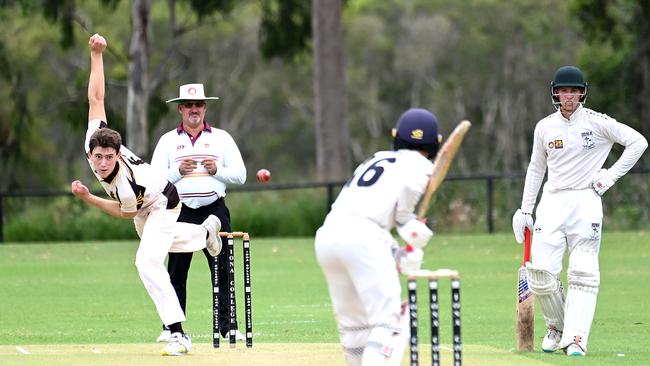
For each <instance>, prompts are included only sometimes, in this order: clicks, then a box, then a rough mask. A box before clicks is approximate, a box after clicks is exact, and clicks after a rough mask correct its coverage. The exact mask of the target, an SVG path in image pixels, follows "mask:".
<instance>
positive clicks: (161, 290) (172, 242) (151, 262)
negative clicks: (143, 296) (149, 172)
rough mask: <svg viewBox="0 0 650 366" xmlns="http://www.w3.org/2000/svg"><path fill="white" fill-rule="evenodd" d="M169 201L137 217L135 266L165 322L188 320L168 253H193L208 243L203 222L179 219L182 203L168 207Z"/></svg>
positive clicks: (158, 203) (163, 201) (135, 218)
mask: <svg viewBox="0 0 650 366" xmlns="http://www.w3.org/2000/svg"><path fill="white" fill-rule="evenodd" d="M166 205H167V200H165V199H162V200H159V202H157V203H155V204H154V206H153V207H152V208H151V209H150V210H149V212H148V214H145V215H143V216H140V215H138V216H136V217H134V218H133V222H134V224H135V229H136V231H137V233H138V236H140V245H139V246H138V251H137V253H136V255H135V266H136V267H137V269H138V274H139V275H140V279H141V280H142V283H143V284H144V287H145V289H146V290H147V293H149V297H151V300H153V303H154V305H155V306H156V310H157V311H158V315H159V316H160V320H161V321H162V323H163V324H165V325H170V324H174V323H178V322H183V321H185V314H184V313H183V309H181V306H180V303H179V302H178V297H177V296H176V291H174V287H173V286H172V283H171V281H170V279H169V273H167V269H166V268H165V257H166V256H167V253H168V252H193V251H196V250H201V249H203V248H205V246H206V234H207V232H206V230H205V229H204V228H203V227H202V226H200V225H194V224H188V223H182V222H176V220H177V219H178V215H179V214H180V212H181V210H180V205H179V206H178V207H176V208H174V209H166Z"/></svg>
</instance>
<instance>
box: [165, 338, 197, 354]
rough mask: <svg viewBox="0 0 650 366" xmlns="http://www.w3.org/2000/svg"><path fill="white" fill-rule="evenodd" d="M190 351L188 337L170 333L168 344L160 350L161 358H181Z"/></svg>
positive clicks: (190, 344)
mask: <svg viewBox="0 0 650 366" xmlns="http://www.w3.org/2000/svg"><path fill="white" fill-rule="evenodd" d="M191 350H192V341H191V340H190V337H188V336H187V335H186V334H182V333H178V332H176V333H172V336H171V339H170V341H169V344H167V346H165V348H163V350H162V355H163V356H183V355H185V354H187V353H188V352H189V351H191Z"/></svg>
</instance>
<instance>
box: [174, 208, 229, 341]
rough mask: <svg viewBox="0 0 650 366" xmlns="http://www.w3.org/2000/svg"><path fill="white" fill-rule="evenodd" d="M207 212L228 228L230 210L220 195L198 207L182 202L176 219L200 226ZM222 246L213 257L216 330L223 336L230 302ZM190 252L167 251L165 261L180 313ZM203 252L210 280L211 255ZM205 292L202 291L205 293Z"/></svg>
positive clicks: (227, 323) (184, 296)
mask: <svg viewBox="0 0 650 366" xmlns="http://www.w3.org/2000/svg"><path fill="white" fill-rule="evenodd" d="M210 215H215V216H217V217H218V218H219V220H221V231H232V230H231V228H230V211H228V207H226V202H225V200H224V199H223V198H219V199H218V200H216V201H214V202H213V203H211V204H209V205H207V206H202V207H199V208H190V207H187V206H185V204H183V206H182V208H181V213H180V215H179V216H178V221H179V222H188V223H191V224H199V225H200V224H201V223H203V221H204V220H205V219H206V218H207V217H208V216H210ZM223 245H224V247H223V249H222V250H221V253H219V255H218V256H217V259H218V261H219V331H220V333H221V335H222V336H225V335H226V334H227V333H228V329H229V327H230V319H229V318H228V303H229V301H230V300H229V298H228V249H227V248H226V242H225V239H224V242H223ZM192 254H193V253H192V252H189V253H169V259H168V262H167V271H168V272H169V277H170V279H171V282H172V286H174V290H176V295H177V296H178V301H179V302H180V304H181V308H182V309H183V312H184V313H186V312H185V303H186V299H187V291H186V288H187V273H188V272H189V270H190V263H191V262H192ZM203 254H205V257H206V258H207V260H208V266H209V267H210V274H211V276H210V279H211V280H210V281H214V266H213V265H212V261H213V259H212V256H211V255H210V254H209V253H208V250H207V249H203ZM208 293H209V292H206V296H207V294H208ZM186 314H187V313H186ZM235 325H236V323H235Z"/></svg>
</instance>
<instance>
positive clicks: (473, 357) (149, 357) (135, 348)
mask: <svg viewBox="0 0 650 366" xmlns="http://www.w3.org/2000/svg"><path fill="white" fill-rule="evenodd" d="M136 245H137V244H136V243H135V242H94V243H56V244H41V243H32V244H19V245H14V244H3V245H0V279H1V281H0V365H2V366H4V365H46V364H47V365H73V366H75V365H90V364H92V365H121V364H129V365H156V364H160V365H166V364H172V363H173V364H174V365H185V364H192V365H214V364H219V365H247V366H249V365H284V366H290V365H304V364H306V363H309V364H310V365H311V366H320V365H323V366H325V365H327V366H330V365H344V361H343V357H342V354H341V352H340V350H339V346H338V333H337V331H336V325H335V322H334V318H333V316H332V310H331V306H330V302H329V297H328V294H327V289H326V286H325V281H324V277H323V275H322V273H321V271H320V268H319V267H318V265H317V263H316V260H315V257H314V250H313V239H311V238H285V239H282V238H273V239H260V238H255V236H253V237H252V280H253V283H252V296H253V327H254V333H255V339H254V342H255V346H254V347H253V348H252V349H245V348H244V347H243V345H242V344H238V346H237V348H236V349H229V348H228V347H227V343H226V342H224V343H222V344H223V345H224V346H226V347H222V348H221V349H219V350H212V348H211V346H210V343H211V335H210V334H211V317H212V312H211V288H210V282H209V281H210V280H209V277H210V276H209V272H208V268H207V265H206V264H205V258H204V257H203V256H202V254H201V255H195V258H194V261H195V263H194V265H193V266H192V268H191V271H190V280H189V283H188V309H187V313H188V314H187V315H188V320H187V322H186V323H185V329H186V331H187V332H188V333H189V334H190V335H191V337H192V340H193V342H194V344H195V349H194V350H193V352H192V353H191V354H190V355H189V356H188V357H185V358H183V359H177V358H163V357H161V356H159V350H160V348H161V345H159V344H155V343H154V340H155V338H156V336H157V335H158V333H159V331H160V325H159V319H158V317H157V315H156V312H155V309H154V306H153V303H152V302H151V300H150V299H149V297H148V296H147V294H146V292H145V290H144V288H143V287H142V284H141V282H140V280H139V278H138V275H137V272H136V269H135V266H134V264H133V262H134V256H135V251H136ZM520 251H521V247H520V246H518V245H516V244H515V243H514V242H513V238H512V234H495V235H438V236H436V237H434V240H433V241H432V244H431V245H430V246H428V247H427V248H426V255H425V264H424V266H423V267H426V268H455V269H458V270H459V271H460V272H461V276H462V289H461V304H462V323H463V325H462V339H463V357H464V359H463V361H464V364H465V365H574V364H580V365H649V364H650V315H648V313H647V311H646V310H645V309H646V308H645V306H646V304H647V303H646V302H648V301H650V291H649V290H650V266H648V262H649V259H650V233H648V232H627V233H606V234H605V236H604V238H603V244H602V248H601V278H602V280H601V289H600V294H599V299H598V307H597V310H596V316H595V319H594V324H593V327H592V332H591V336H590V343H589V353H588V355H587V357H586V358H584V359H576V358H569V357H566V356H564V355H563V354H562V353H559V352H556V353H555V354H543V353H541V352H539V351H538V352H535V353H517V352H514V350H513V347H514V314H515V289H516V279H517V273H516V272H517V269H518V267H519V264H520V257H521V254H520ZM237 257H238V262H237V265H238V267H241V262H240V261H239V259H240V258H241V242H239V241H238V242H237ZM242 272H243V271H242V270H241V268H238V269H237V272H236V276H238V278H237V280H238V283H239V285H238V287H237V290H238V307H240V311H239V314H243V309H241V305H242V297H241V295H242V293H243V291H242V288H241V286H242V285H241V277H242V276H241V275H242ZM419 290H420V291H419V295H420V296H419V299H418V301H419V303H420V315H421V322H420V340H421V342H423V343H422V344H421V350H422V351H421V353H422V354H421V364H422V365H425V364H428V363H430V359H429V358H428V353H427V345H426V344H425V342H428V340H429V333H428V329H429V328H428V327H429V324H428V321H427V319H426V318H427V316H428V313H427V304H428V300H427V293H426V288H425V283H424V282H423V283H421V288H420V289H419ZM449 313H450V311H449V287H448V282H446V281H444V280H443V281H441V323H442V327H441V335H442V341H443V352H442V358H443V364H445V365H447V364H451V363H450V362H451V352H450V351H449V347H450V339H451V337H450V333H451V326H450V324H451V319H450V314H449ZM536 315H537V316H536V334H535V337H536V339H537V342H536V347H537V348H538V349H539V342H540V341H541V337H543V335H544V325H543V320H542V317H541V314H540V313H539V312H537V314H536ZM239 324H240V327H243V317H241V316H240V319H239ZM404 364H406V363H404Z"/></svg>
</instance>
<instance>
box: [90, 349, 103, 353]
mask: <svg viewBox="0 0 650 366" xmlns="http://www.w3.org/2000/svg"><path fill="white" fill-rule="evenodd" d="M90 352H92V353H102V350H100V349H97V348H92V349H91V350H90Z"/></svg>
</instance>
